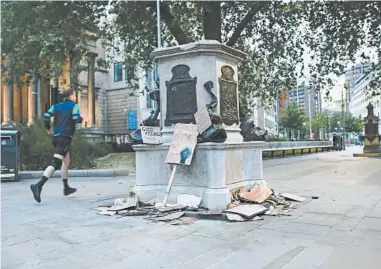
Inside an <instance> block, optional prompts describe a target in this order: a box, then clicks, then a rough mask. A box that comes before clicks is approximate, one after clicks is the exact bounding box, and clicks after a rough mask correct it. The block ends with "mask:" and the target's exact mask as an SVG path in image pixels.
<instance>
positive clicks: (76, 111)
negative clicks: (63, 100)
mask: <svg viewBox="0 0 381 269" xmlns="http://www.w3.org/2000/svg"><path fill="white" fill-rule="evenodd" d="M71 114H72V119H73V120H74V121H75V123H82V117H81V114H80V113H79V105H78V104H75V105H74V107H73V111H72V113H71Z"/></svg>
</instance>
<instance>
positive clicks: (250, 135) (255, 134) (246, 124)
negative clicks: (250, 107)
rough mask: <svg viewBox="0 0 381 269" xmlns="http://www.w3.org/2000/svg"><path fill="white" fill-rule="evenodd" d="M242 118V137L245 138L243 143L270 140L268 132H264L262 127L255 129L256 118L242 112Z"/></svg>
mask: <svg viewBox="0 0 381 269" xmlns="http://www.w3.org/2000/svg"><path fill="white" fill-rule="evenodd" d="M240 118H241V124H240V126H239V127H240V128H241V135H242V136H243V141H244V142H248V141H266V140H268V132H267V130H263V129H261V128H260V127H255V124H254V118H253V117H252V116H251V115H250V113H248V114H246V115H245V114H244V113H243V112H242V111H241V113H240Z"/></svg>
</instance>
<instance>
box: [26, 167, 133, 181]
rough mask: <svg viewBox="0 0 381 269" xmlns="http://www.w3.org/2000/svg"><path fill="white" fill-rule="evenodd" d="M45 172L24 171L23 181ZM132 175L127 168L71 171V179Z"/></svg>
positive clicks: (56, 173)
mask: <svg viewBox="0 0 381 269" xmlns="http://www.w3.org/2000/svg"><path fill="white" fill-rule="evenodd" d="M42 173H43V171H23V172H21V175H20V178H21V179H32V178H40V177H41V175H42ZM130 174H134V173H131V172H130V171H129V170H128V169H125V168H107V169H83V170H69V176H70V178H73V177H118V176H128V175H130ZM60 177H61V171H56V172H55V173H54V175H53V178H60Z"/></svg>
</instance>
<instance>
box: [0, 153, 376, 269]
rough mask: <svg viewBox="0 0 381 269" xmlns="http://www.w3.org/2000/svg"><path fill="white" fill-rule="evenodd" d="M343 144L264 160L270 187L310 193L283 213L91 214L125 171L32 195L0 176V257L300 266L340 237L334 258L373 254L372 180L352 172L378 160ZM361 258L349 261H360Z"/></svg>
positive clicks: (45, 264)
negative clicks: (210, 217) (68, 189)
mask: <svg viewBox="0 0 381 269" xmlns="http://www.w3.org/2000/svg"><path fill="white" fill-rule="evenodd" d="M348 154H349V153H348V152H340V153H336V152H335V153H324V154H321V155H320V154H319V155H316V156H319V160H317V159H316V157H313V158H311V157H310V156H309V157H307V156H305V157H300V158H299V157H296V159H295V158H286V159H281V160H274V161H272V160H269V161H265V162H264V166H265V168H264V175H265V178H266V180H267V181H268V183H269V185H270V186H271V188H274V189H275V190H279V191H281V192H290V193H295V194H298V195H303V196H306V197H308V196H312V195H317V196H319V199H318V200H311V201H309V202H308V203H305V204H299V205H298V208H297V209H296V210H295V211H293V212H292V216H290V217H288V216H281V217H266V218H265V220H263V221H258V222H244V223H229V222H221V221H205V220H199V221H197V222H195V223H193V224H191V225H181V226H171V225H167V224H161V223H160V224H157V223H152V222H151V221H149V220H145V219H144V218H142V217H125V218H120V219H117V218H113V217H105V216H98V215H96V212H95V211H93V210H91V208H94V207H96V206H98V205H99V204H102V203H105V202H113V199H115V198H120V197H125V196H126V194H127V193H128V191H129V186H131V185H133V181H134V178H133V177H123V178H92V179H91V181H90V180H89V179H80V178H76V179H74V180H72V181H71V182H72V183H73V186H75V187H78V189H79V191H78V193H77V194H76V195H75V196H73V197H62V186H61V184H62V183H61V182H60V181H59V180H52V181H49V183H48V184H47V185H46V188H44V193H43V203H41V204H37V203H35V202H34V201H33V199H32V197H31V194H30V190H29V184H30V183H32V182H35V180H32V181H28V180H23V181H20V182H17V183H12V184H3V183H2V190H1V193H2V203H1V210H2V227H1V228H2V258H3V259H2V267H3V268H9V269H18V268H21V269H32V268H42V269H44V268H46V269H47V268H49V269H51V268H55V269H61V268H62V269H63V268H65V269H67V268H79V269H81V268H95V269H97V268H102V269H105V268H106V269H121V268H122V269H126V268H127V269H128V268H133V269H144V268H147V269H156V268H162V269H166V268H168V269H173V268H182V269H201V268H202V269H204V268H205V267H206V268H207V267H208V266H209V267H210V268H219V269H220V268H221V269H224V268H229V269H231V268H260V269H276V268H282V267H283V269H284V268H291V269H299V268H300V269H306V268H318V266H323V265H324V266H326V264H328V265H327V266H331V261H330V260H328V259H326V261H325V262H324V259H325V257H327V256H328V257H329V259H331V258H332V257H334V255H335V254H334V253H335V252H334V250H335V247H336V248H338V249H339V248H341V247H344V246H345V247H347V248H348V250H347V252H343V254H340V253H339V252H337V253H339V254H337V255H336V256H338V257H339V259H344V258H345V257H346V255H347V256H350V255H351V258H352V257H355V256H356V257H357V258H358V259H359V260H364V259H368V260H369V259H373V260H375V258H374V256H373V255H374V253H381V231H380V230H379V229H378V228H377V227H381V225H380V221H379V220H380V218H378V216H379V215H378V214H379V209H378V208H381V202H380V199H381V187H380V186H377V185H375V183H376V181H374V180H373V181H372V184H369V185H366V184H362V182H363V181H364V180H368V181H369V182H370V179H369V177H370V176H371V175H376V176H377V175H378V177H377V178H376V180H377V179H378V178H381V174H376V172H377V173H380V170H379V160H378V162H375V161H374V160H372V159H356V161H349V159H348V157H345V156H347V155H348ZM341 155H343V156H341ZM350 158H351V159H353V158H352V157H350ZM285 169H287V175H286V173H285V172H284V171H285ZM335 169H337V170H338V171H339V172H338V173H336V174H334V173H333V172H332V171H333V170H335ZM363 170H366V171H367V173H365V175H364V173H363V172H362V171H363ZM288 172H290V174H289V173H288ZM344 172H347V173H346V174H344ZM119 182H123V185H120V184H119ZM369 182H368V183H369ZM121 186H122V187H121ZM332 215H334V217H332ZM336 216H337V218H336ZM362 218H364V219H363V220H362ZM301 221H302V222H301ZM316 224H318V225H316ZM330 226H332V227H330ZM357 249H362V250H363V251H362V252H361V251H358V250H357ZM332 250H333V251H332ZM352 252H353V253H355V254H353V253H352ZM20 253H22V255H20ZM366 253H371V254H372V255H370V256H367V254H366ZM340 255H342V257H341V256H340ZM318 259H319V260H318ZM322 264H323V265H322ZM332 264H333V265H332V266H331V267H328V268H335V267H334V266H335V261H334V260H333V261H332ZM338 265H340V263H338ZM363 265H364V267H357V268H367V267H366V265H367V264H366V263H363ZM285 266H287V267H285ZM339 268H341V267H339ZM348 268H350V267H348ZM370 268H372V267H370ZM335 269H336V268H335Z"/></svg>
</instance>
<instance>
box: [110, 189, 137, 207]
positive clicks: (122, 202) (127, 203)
mask: <svg viewBox="0 0 381 269" xmlns="http://www.w3.org/2000/svg"><path fill="white" fill-rule="evenodd" d="M138 202H139V199H138V196H137V195H136V194H135V193H130V195H129V197H128V198H119V199H115V201H114V205H113V206H112V207H110V208H109V209H108V210H109V211H120V210H123V209H128V208H131V207H136V206H137V204H138Z"/></svg>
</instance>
